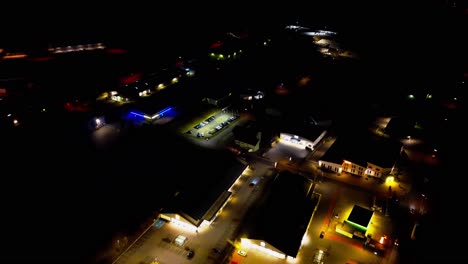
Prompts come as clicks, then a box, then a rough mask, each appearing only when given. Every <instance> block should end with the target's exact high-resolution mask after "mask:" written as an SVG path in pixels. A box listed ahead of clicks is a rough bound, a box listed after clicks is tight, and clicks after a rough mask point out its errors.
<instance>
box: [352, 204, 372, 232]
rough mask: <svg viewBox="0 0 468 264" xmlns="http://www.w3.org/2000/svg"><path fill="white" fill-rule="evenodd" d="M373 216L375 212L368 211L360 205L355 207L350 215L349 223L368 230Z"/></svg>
mask: <svg viewBox="0 0 468 264" xmlns="http://www.w3.org/2000/svg"><path fill="white" fill-rule="evenodd" d="M373 215H374V211H372V210H369V209H366V208H364V207H361V206H359V205H354V207H353V210H352V211H351V213H350V214H349V216H348V219H347V221H348V222H352V223H354V224H358V225H360V226H362V227H364V228H365V229H367V226H368V225H369V223H370V220H371V218H372V216H373Z"/></svg>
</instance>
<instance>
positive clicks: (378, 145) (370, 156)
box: [319, 135, 401, 178]
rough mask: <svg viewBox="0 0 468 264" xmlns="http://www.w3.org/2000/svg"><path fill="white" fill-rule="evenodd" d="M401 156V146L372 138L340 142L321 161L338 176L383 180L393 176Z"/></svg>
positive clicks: (344, 138) (338, 140)
mask: <svg viewBox="0 0 468 264" xmlns="http://www.w3.org/2000/svg"><path fill="white" fill-rule="evenodd" d="M400 153H401V143H399V142H396V141H392V140H390V139H386V138H381V137H379V138H377V137H374V136H371V135H366V136H364V137H353V138H350V137H348V138H346V137H341V138H337V139H336V141H335V143H334V144H333V145H332V146H331V147H330V148H329V149H328V151H327V152H326V153H325V155H323V156H322V158H321V159H320V161H319V166H320V167H321V168H323V169H327V170H329V171H333V172H335V173H341V172H347V173H351V174H354V175H358V176H365V177H368V176H370V177H375V178H382V177H384V176H387V175H389V174H390V173H391V171H392V169H393V167H394V165H395V162H396V161H397V159H398V157H399V156H400Z"/></svg>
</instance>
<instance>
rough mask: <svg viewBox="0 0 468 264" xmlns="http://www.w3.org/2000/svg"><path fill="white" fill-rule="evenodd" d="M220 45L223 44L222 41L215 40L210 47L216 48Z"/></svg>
mask: <svg viewBox="0 0 468 264" xmlns="http://www.w3.org/2000/svg"><path fill="white" fill-rule="evenodd" d="M222 45H224V43H222V42H221V41H216V42H215V43H213V44H211V46H210V49H216V48H218V47H221V46H222Z"/></svg>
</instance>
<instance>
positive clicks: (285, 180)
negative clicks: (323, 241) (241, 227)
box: [249, 171, 317, 257]
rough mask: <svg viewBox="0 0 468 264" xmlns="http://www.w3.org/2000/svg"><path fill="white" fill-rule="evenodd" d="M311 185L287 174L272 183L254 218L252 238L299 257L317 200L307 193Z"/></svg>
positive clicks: (305, 180)
mask: <svg viewBox="0 0 468 264" xmlns="http://www.w3.org/2000/svg"><path fill="white" fill-rule="evenodd" d="M311 185H312V182H311V181H310V180H308V179H306V178H304V177H303V176H300V175H298V174H293V173H291V172H288V171H285V172H282V173H281V174H278V175H277V176H276V178H275V179H274V180H273V182H272V184H271V188H270V190H269V193H268V194H267V195H266V199H265V201H264V203H263V204H262V205H261V206H260V208H258V210H257V212H256V213H257V214H258V215H256V216H255V217H252V220H251V221H252V222H251V226H250V228H251V229H252V230H251V231H250V232H249V233H250V234H249V238H250V239H259V240H264V241H266V242H267V243H269V244H270V245H272V246H273V247H275V248H277V249H278V250H280V251H282V252H283V253H285V254H287V255H288V256H292V257H296V255H297V253H298V251H299V248H300V246H301V242H302V237H303V236H304V233H305V232H306V230H307V226H308V224H309V221H310V218H311V216H312V213H313V210H314V206H315V203H316V202H317V201H315V200H313V199H312V198H310V196H309V195H308V191H309V190H310V187H311Z"/></svg>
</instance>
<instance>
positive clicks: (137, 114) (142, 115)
mask: <svg viewBox="0 0 468 264" xmlns="http://www.w3.org/2000/svg"><path fill="white" fill-rule="evenodd" d="M130 114H132V115H136V116H140V117H143V118H145V115H144V114H140V113H136V112H133V111H131V112H130Z"/></svg>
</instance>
